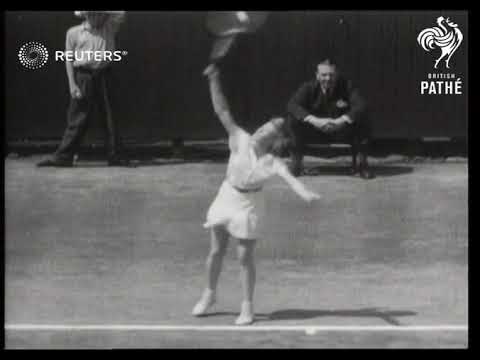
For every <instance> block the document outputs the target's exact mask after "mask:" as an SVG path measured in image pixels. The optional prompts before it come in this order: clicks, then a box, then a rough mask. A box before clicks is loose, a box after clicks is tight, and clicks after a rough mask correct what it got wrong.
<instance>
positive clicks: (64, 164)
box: [37, 158, 73, 167]
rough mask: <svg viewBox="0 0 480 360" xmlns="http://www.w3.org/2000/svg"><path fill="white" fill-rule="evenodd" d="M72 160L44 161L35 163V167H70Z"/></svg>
mask: <svg viewBox="0 0 480 360" xmlns="http://www.w3.org/2000/svg"><path fill="white" fill-rule="evenodd" d="M72 166H73V160H62V159H54V158H50V159H45V160H42V161H40V162H39V163H37V167H72Z"/></svg>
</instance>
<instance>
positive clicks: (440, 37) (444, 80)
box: [417, 16, 463, 95]
mask: <svg viewBox="0 0 480 360" xmlns="http://www.w3.org/2000/svg"><path fill="white" fill-rule="evenodd" d="M437 24H438V27H437V26H435V27H431V28H426V29H423V30H422V31H421V32H420V33H419V34H418V37H417V42H418V44H419V45H420V46H421V47H422V48H423V49H424V50H425V51H427V52H430V51H431V50H435V49H437V50H440V54H439V55H438V57H437V58H436V59H435V62H434V65H433V68H434V69H438V71H442V70H440V69H445V68H446V69H450V59H451V58H452V56H453V54H454V53H455V51H457V49H458V47H459V46H460V44H461V43H462V41H463V34H462V32H461V31H460V29H459V27H458V24H455V23H454V22H453V21H451V20H450V18H444V17H443V16H439V17H438V18H437ZM442 65H444V66H442ZM462 87H463V83H462V75H461V74H459V71H458V69H457V71H455V73H454V72H453V71H452V72H450V71H447V72H436V71H435V70H434V71H432V72H429V73H428V74H427V79H425V80H424V81H421V82H420V94H421V95H461V94H462Z"/></svg>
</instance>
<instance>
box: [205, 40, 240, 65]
mask: <svg viewBox="0 0 480 360" xmlns="http://www.w3.org/2000/svg"><path fill="white" fill-rule="evenodd" d="M235 39H236V35H232V36H225V37H217V38H216V39H215V41H214V43H213V46H212V51H211V52H210V62H218V61H220V60H221V59H223V58H224V57H225V55H227V53H228V51H229V50H230V49H231V47H232V45H233V43H234V42H235Z"/></svg>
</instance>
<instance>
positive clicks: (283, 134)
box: [269, 116, 293, 157]
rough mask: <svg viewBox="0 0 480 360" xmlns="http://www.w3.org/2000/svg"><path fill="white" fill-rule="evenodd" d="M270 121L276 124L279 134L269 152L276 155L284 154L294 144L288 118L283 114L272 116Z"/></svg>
mask: <svg viewBox="0 0 480 360" xmlns="http://www.w3.org/2000/svg"><path fill="white" fill-rule="evenodd" d="M270 122H271V123H272V124H273V125H274V126H275V128H276V129H277V132H278V134H279V136H278V137H277V138H276V139H275V141H273V143H272V145H271V147H270V150H269V152H270V153H272V154H274V155H276V156H280V157H282V156H284V155H285V154H286V152H287V150H288V149H289V148H290V147H291V146H292V140H293V139H292V132H291V131H290V127H289V125H288V123H287V120H286V119H285V118H283V117H281V116H274V117H272V118H270Z"/></svg>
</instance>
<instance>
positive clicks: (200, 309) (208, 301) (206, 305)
mask: <svg viewBox="0 0 480 360" xmlns="http://www.w3.org/2000/svg"><path fill="white" fill-rule="evenodd" d="M215 302H216V295H215V292H214V291H212V290H209V289H206V290H205V291H204V292H203V294H202V297H201V298H200V300H199V301H198V302H197V304H196V305H195V306H194V308H193V310H192V315H193V316H202V315H205V314H206V313H207V310H208V309H210V307H212V305H213V304H215Z"/></svg>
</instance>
